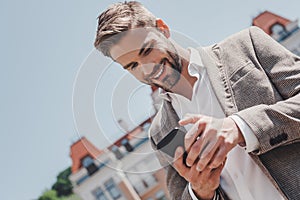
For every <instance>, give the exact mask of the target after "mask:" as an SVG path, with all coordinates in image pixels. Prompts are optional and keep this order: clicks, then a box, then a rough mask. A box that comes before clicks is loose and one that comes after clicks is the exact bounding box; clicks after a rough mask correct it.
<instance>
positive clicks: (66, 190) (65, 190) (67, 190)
mask: <svg viewBox="0 0 300 200" xmlns="http://www.w3.org/2000/svg"><path fill="white" fill-rule="evenodd" d="M70 174H71V167H69V168H67V169H65V170H64V171H62V172H60V173H59V174H58V176H57V180H56V182H55V183H54V184H53V186H52V190H55V191H56V192H57V196H58V197H61V196H69V195H71V194H72V193H73V191H72V189H73V187H72V183H71V181H70V180H69V176H70Z"/></svg>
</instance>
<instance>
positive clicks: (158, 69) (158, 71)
mask: <svg viewBox="0 0 300 200" xmlns="http://www.w3.org/2000/svg"><path fill="white" fill-rule="evenodd" d="M165 65H166V59H163V60H162V62H161V63H160V64H159V65H158V66H155V67H154V70H153V71H154V73H153V72H152V74H153V75H151V79H155V80H159V79H160V78H161V75H162V74H163V73H164V72H165V70H166V66H165Z"/></svg>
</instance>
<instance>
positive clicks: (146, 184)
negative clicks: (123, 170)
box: [128, 168, 157, 195]
mask: <svg viewBox="0 0 300 200" xmlns="http://www.w3.org/2000/svg"><path fill="white" fill-rule="evenodd" d="M133 169H135V168H133ZM128 178H129V180H130V182H131V184H132V185H133V186H134V188H135V190H136V191H137V193H139V194H140V195H143V194H144V193H145V192H146V191H147V190H148V189H150V188H152V187H154V186H155V185H157V180H156V178H155V177H154V175H153V174H152V173H143V174H129V175H128Z"/></svg>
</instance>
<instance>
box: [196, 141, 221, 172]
mask: <svg viewBox="0 0 300 200" xmlns="http://www.w3.org/2000/svg"><path fill="white" fill-rule="evenodd" d="M218 147H219V144H218V143H212V142H209V141H207V143H205V144H203V145H202V149H201V150H200V155H199V161H198V163H197V170H198V171H202V170H204V169H205V168H206V166H207V164H208V163H209V162H210V161H211V159H212V158H213V157H214V155H215V153H216V150H217V149H218Z"/></svg>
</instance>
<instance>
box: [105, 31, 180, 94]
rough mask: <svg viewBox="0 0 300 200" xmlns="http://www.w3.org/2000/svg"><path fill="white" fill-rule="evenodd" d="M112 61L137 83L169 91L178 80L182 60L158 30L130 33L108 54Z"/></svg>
mask: <svg viewBox="0 0 300 200" xmlns="http://www.w3.org/2000/svg"><path fill="white" fill-rule="evenodd" d="M110 53H111V56H112V58H113V59H114V60H115V61H116V62H118V63H120V64H121V65H122V66H123V68H124V69H126V70H128V71H129V72H130V73H131V74H132V75H133V76H134V77H135V78H137V79H138V80H139V81H141V82H143V83H146V84H149V85H156V86H159V87H161V88H163V89H165V90H167V91H170V90H171V89H172V87H173V86H174V85H176V83H177V82H178V80H179V79H180V74H181V70H182V66H181V60H180V58H179V56H178V53H177V52H176V49H175V48H174V46H173V44H172V43H171V42H170V41H169V40H168V39H167V38H166V37H165V36H164V35H163V34H162V33H160V32H159V31H157V29H148V28H147V29H146V28H139V29H132V30H129V31H127V33H126V34H125V35H124V36H123V37H122V38H121V40H120V41H119V42H118V44H117V45H114V46H113V47H112V48H111V50H110Z"/></svg>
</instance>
